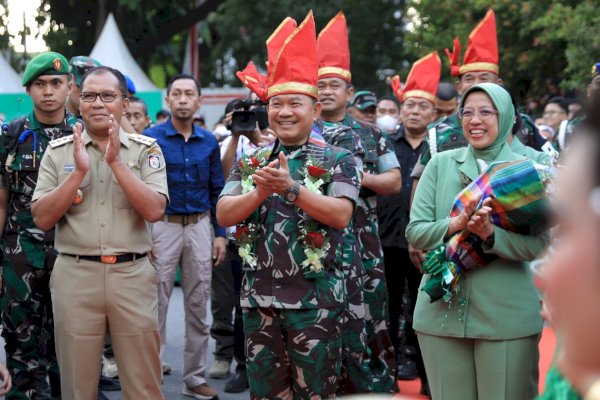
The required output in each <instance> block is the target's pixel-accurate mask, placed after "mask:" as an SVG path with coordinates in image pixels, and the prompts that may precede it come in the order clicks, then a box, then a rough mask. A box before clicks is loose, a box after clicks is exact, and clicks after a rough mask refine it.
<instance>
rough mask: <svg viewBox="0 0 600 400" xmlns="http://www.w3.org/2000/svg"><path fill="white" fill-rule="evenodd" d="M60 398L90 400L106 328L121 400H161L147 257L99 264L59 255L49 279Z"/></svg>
mask: <svg viewBox="0 0 600 400" xmlns="http://www.w3.org/2000/svg"><path fill="white" fill-rule="evenodd" d="M50 291H51V294H52V305H53V310H54V331H55V335H56V354H57V357H58V364H59V368H60V374H61V389H62V398H63V400H96V399H97V398H98V397H97V396H98V395H97V391H98V380H99V378H100V369H101V366H102V348H103V346H104V337H105V334H106V330H107V327H109V328H110V334H111V337H112V343H113V348H114V352H115V357H116V360H117V365H118V367H119V378H120V380H121V386H122V391H123V397H122V398H123V399H124V400H139V399H152V400H154V399H158V400H162V399H163V398H164V397H163V394H162V390H161V381H162V374H161V366H160V358H159V346H160V339H159V336H158V300H157V296H156V272H155V270H154V267H153V266H152V264H150V261H149V260H148V258H147V257H144V258H140V259H138V260H136V261H133V262H124V263H118V264H103V263H100V262H94V261H86V260H83V259H78V258H75V257H70V256H64V255H60V256H59V257H58V259H57V260H56V263H55V265H54V270H53V271H52V276H51V278H50Z"/></svg>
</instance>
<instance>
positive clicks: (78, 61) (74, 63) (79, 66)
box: [69, 56, 102, 86]
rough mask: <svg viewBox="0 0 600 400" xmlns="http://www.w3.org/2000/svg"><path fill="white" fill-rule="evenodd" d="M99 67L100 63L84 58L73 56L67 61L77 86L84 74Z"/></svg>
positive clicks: (90, 58)
mask: <svg viewBox="0 0 600 400" xmlns="http://www.w3.org/2000/svg"><path fill="white" fill-rule="evenodd" d="M101 65H102V64H100V61H98V60H95V59H93V58H92V57H86V56H75V57H71V59H70V60H69V67H70V69H71V70H70V72H71V74H73V77H74V78H75V83H76V84H77V86H79V85H80V84H81V78H83V76H84V75H85V73H86V72H88V71H89V70H90V69H92V68H95V67H100V66H101Z"/></svg>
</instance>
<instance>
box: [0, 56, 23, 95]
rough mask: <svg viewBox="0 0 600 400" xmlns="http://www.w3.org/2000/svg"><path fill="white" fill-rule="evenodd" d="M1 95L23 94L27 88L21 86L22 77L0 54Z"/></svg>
mask: <svg viewBox="0 0 600 400" xmlns="http://www.w3.org/2000/svg"><path fill="white" fill-rule="evenodd" d="M0 76H1V77H2V79H0V93H23V92H24V91H25V88H24V87H23V86H22V85H21V77H20V76H19V74H17V73H16V72H15V70H14V69H12V67H11V66H10V64H9V63H8V61H6V59H5V58H4V56H2V54H0Z"/></svg>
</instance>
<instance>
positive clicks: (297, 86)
mask: <svg viewBox="0 0 600 400" xmlns="http://www.w3.org/2000/svg"><path fill="white" fill-rule="evenodd" d="M284 93H300V94H305V95H307V96H311V97H314V98H318V94H319V91H318V90H317V87H316V86H313V85H311V84H308V83H301V82H284V83H280V84H278V85H273V86H270V87H269V92H268V95H269V98H271V97H273V96H277V95H279V94H284Z"/></svg>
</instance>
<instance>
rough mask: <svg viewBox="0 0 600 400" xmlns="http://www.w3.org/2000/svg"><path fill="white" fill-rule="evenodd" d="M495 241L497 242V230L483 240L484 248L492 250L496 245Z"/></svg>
mask: <svg viewBox="0 0 600 400" xmlns="http://www.w3.org/2000/svg"><path fill="white" fill-rule="evenodd" d="M494 243H496V232H492V234H491V235H490V236H488V238H487V239H485V241H484V242H483V249H484V250H491V249H492V248H493V247H494Z"/></svg>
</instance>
